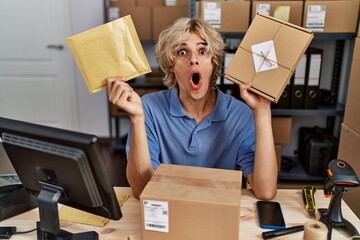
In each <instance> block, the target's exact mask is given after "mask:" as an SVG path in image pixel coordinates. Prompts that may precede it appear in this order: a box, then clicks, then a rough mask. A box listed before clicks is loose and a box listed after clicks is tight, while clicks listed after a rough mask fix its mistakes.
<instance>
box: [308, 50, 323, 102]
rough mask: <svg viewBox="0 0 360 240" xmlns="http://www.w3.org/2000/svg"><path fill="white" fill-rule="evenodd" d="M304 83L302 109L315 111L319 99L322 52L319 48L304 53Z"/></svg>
mask: <svg viewBox="0 0 360 240" xmlns="http://www.w3.org/2000/svg"><path fill="white" fill-rule="evenodd" d="M306 54H307V63H306V69H307V70H306V78H305V79H306V81H305V101H304V108H306V109H316V108H318V105H319V98H320V90H319V86H320V76H321V66H322V58H323V50H322V49H319V48H308V49H307V51H306Z"/></svg>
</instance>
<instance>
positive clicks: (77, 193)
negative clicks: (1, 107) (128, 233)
mask: <svg viewBox="0 0 360 240" xmlns="http://www.w3.org/2000/svg"><path fill="white" fill-rule="evenodd" d="M0 137H1V139H0V140H1V141H2V144H3V147H4V149H5V151H6V153H7V155H8V157H9V159H10V161H11V163H12V165H13V167H14V169H15V171H16V173H17V175H18V176H19V178H20V180H21V183H22V184H23V186H24V187H25V189H26V190H27V191H28V192H29V193H30V194H33V195H36V196H37V198H38V206H39V215H40V221H39V222H38V230H37V231H38V235H37V236H38V239H72V238H66V237H64V236H73V235H75V234H72V233H69V232H66V231H64V230H61V229H60V223H59V213H58V203H61V204H64V205H67V206H71V207H74V208H77V209H80V210H84V211H86V212H89V213H93V214H96V215H100V216H103V217H106V218H109V219H113V220H119V219H120V218H121V217H122V214H121V210H120V207H119V204H118V201H117V199H116V196H115V192H114V189H113V186H112V184H111V181H110V179H109V174H108V169H107V166H106V163H105V160H104V157H103V154H102V150H101V147H100V143H99V139H98V138H97V137H96V136H94V135H90V134H85V133H79V132H74V131H69V130H64V129H59V128H54V127H48V126H42V125H38V124H34V123H28V122H23V121H18V120H14V119H8V118H1V117H0ZM57 236H61V237H57ZM76 239H98V234H97V233H96V232H88V233H80V234H78V235H77V236H76Z"/></svg>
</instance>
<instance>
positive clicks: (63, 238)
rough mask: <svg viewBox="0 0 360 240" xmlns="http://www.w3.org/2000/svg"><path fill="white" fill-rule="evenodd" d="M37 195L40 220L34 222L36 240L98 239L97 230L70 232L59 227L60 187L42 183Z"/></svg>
mask: <svg viewBox="0 0 360 240" xmlns="http://www.w3.org/2000/svg"><path fill="white" fill-rule="evenodd" d="M42 184H43V185H42V189H41V191H40V193H39V196H38V205H39V214H40V221H39V222H37V223H36V227H37V239H38V240H98V239H99V235H98V233H97V232H94V231H91V232H84V233H70V232H67V231H65V230H62V229H60V221H59V211H58V202H59V199H60V197H61V194H62V192H63V190H62V188H60V187H57V186H54V185H49V184H46V183H42Z"/></svg>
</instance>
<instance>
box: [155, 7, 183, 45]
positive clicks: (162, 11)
mask: <svg viewBox="0 0 360 240" xmlns="http://www.w3.org/2000/svg"><path fill="white" fill-rule="evenodd" d="M187 16H188V8H187V7H163V6H154V7H153V24H152V25H153V39H154V40H155V41H156V40H157V39H158V38H159V34H160V32H161V31H162V30H164V29H165V28H167V27H169V26H170V25H172V24H173V23H174V22H175V20H176V19H178V18H181V17H187Z"/></svg>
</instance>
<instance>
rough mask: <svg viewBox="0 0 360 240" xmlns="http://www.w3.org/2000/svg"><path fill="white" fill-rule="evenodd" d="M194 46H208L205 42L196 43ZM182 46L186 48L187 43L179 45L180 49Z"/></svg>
mask: <svg viewBox="0 0 360 240" xmlns="http://www.w3.org/2000/svg"><path fill="white" fill-rule="evenodd" d="M196 45H204V46H208V45H209V44H208V43H207V42H198V43H197V44H196ZM182 46H187V43H182V44H180V47H182Z"/></svg>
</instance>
